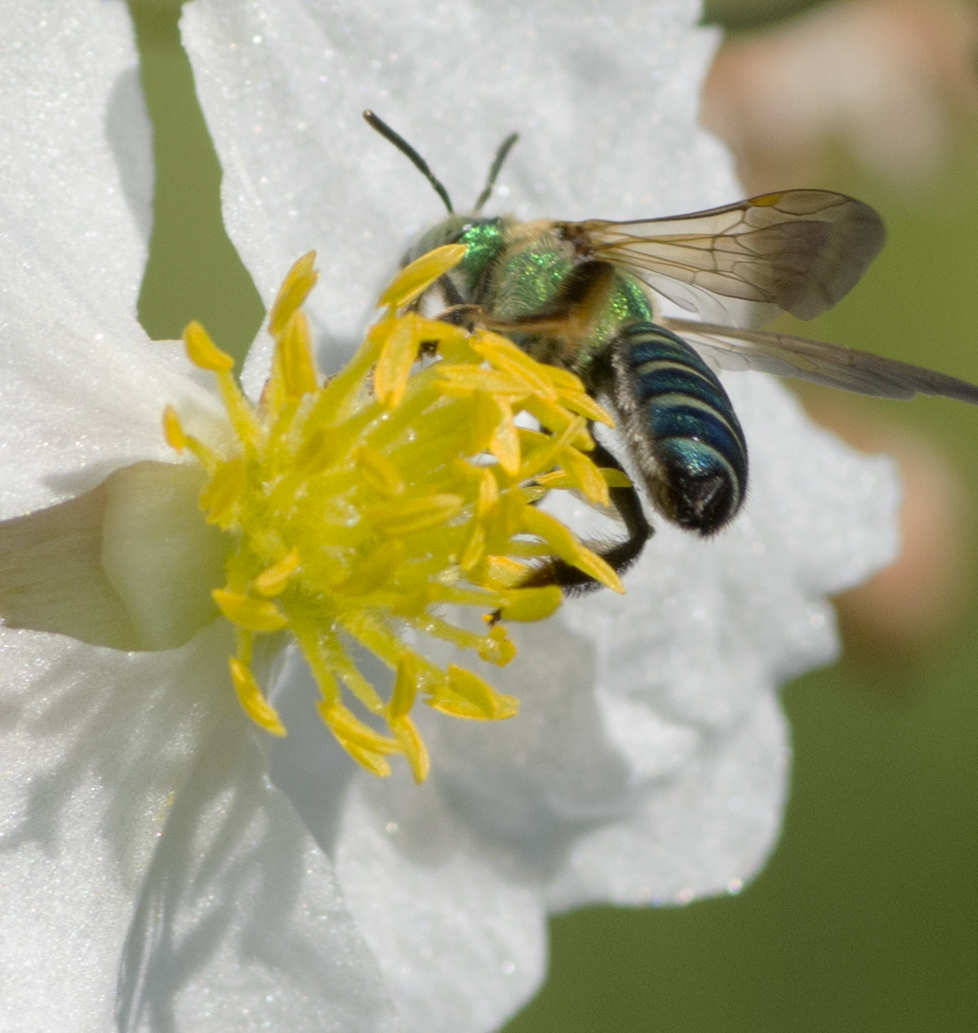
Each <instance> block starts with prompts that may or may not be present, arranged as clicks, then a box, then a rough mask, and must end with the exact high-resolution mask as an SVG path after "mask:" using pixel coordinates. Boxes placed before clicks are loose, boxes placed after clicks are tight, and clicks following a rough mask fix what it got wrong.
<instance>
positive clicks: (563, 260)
mask: <svg viewBox="0 0 978 1033" xmlns="http://www.w3.org/2000/svg"><path fill="white" fill-rule="evenodd" d="M449 243H460V244H466V245H468V251H467V252H466V255H465V258H464V259H463V260H462V262H461V263H460V264H459V265H458V266H456V267H455V269H453V270H452V271H451V272H450V273H449V274H448V275H447V277H446V278H447V279H449V280H450V284H451V288H452V289H453V290H454V293H455V294H456V295H457V298H456V299H455V300H456V301H457V303H461V304H467V305H479V306H482V307H483V308H484V309H485V310H486V312H487V313H488V314H489V315H490V316H491V317H492V318H493V319H496V320H500V321H502V322H514V321H518V320H520V319H526V318H528V317H533V316H537V315H540V314H542V313H545V312H547V311H548V309H550V308H551V307H552V306H553V305H554V303H555V302H556V301H557V300H558V298H559V296H560V292H561V287H562V285H563V284H564V283H565V281H566V279H567V276H568V274H569V273H570V272H571V270H572V269H573V268H574V267H575V266H576V265H578V264H579V263H580V262H581V261H582V260H583V259H582V257H581V256H579V255H578V254H577V253H576V252H575V250H574V247H573V245H572V244H571V243H569V242H568V241H566V240H564V239H562V237H561V236H560V235H559V234H558V232H557V231H556V230H555V228H554V223H552V222H549V221H539V222H530V223H516V222H513V221H512V220H509V219H477V218H472V217H468V218H467V217H465V216H451V217H450V218H449V219H446V220H445V221H444V222H442V223H440V224H439V225H438V226H435V227H434V228H433V229H432V230H430V231H429V232H428V233H427V234H425V236H424V237H422V239H421V240H420V241H419V242H418V244H417V245H416V246H415V247H414V248H413V249H412V251H411V253H410V254H409V255H408V256H407V259H406V260H408V261H409V260H411V259H413V258H416V257H418V256H419V255H422V254H425V253H426V252H427V251H430V250H432V249H433V248H436V247H439V246H440V245H442V244H449ZM636 320H638V321H644V322H650V321H651V320H652V305H651V303H650V301H649V299H648V296H647V295H646V293H645V289H644V287H643V286H642V285H641V283H640V282H639V281H638V280H637V279H636V278H635V277H634V276H632V275H630V274H629V273H627V272H625V271H624V270H622V269H619V268H616V269H615V270H614V275H613V280H612V286H611V290H610V293H609V295H608V297H607V298H606V299H605V301H604V303H603V306H602V310H601V311H600V312H598V313H597V315H596V319H595V322H594V323H593V327H592V332H591V333H590V334H589V335H588V340H587V341H586V342H585V343H584V344H581V343H580V342H577V343H576V344H575V345H574V346H573V347H574V354H567V348H568V346H567V341H566V338H564V337H562V336H561V335H559V334H553V333H545V332H540V333H537V332H532V333H514V332H508V333H507V336H508V337H511V338H512V339H513V340H514V341H516V343H517V344H519V345H520V347H522V348H523V349H525V350H526V351H527V352H528V353H529V354H531V355H533V356H534V357H535V358H537V359H538V360H540V361H543V362H550V363H553V364H556V365H563V366H568V367H570V368H572V369H575V370H577V371H578V372H580V373H583V374H585V375H586V373H587V370H588V367H589V366H590V365H591V364H592V363H593V361H594V359H595V358H596V357H597V356H599V355H600V354H602V353H603V351H604V349H605V348H606V346H607V344H608V343H609V341H610V340H611V338H612V337H613V336H614V335H615V333H616V332H617V331H618V329H619V328H620V327H621V326H622V325H623V324H624V323H626V322H632V321H636Z"/></svg>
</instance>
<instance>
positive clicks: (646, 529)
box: [520, 442, 653, 595]
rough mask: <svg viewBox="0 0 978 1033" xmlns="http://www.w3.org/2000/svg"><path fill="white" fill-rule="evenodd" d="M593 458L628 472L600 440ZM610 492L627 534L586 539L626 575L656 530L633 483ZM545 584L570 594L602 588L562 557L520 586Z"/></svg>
mask: <svg viewBox="0 0 978 1033" xmlns="http://www.w3.org/2000/svg"><path fill="white" fill-rule="evenodd" d="M590 459H591V460H592V461H593V462H594V463H595V464H596V465H597V466H602V467H610V468H611V469H612V470H618V471H620V472H621V473H625V472H626V471H625V469H624V467H623V466H622V465H621V463H620V462H618V460H617V459H616V458H615V457H614V455H612V453H611V452H609V451H608V449H607V448H605V447H604V445H602V444H601V443H600V442H596V443H595V446H594V451H593V452H591V453H590ZM608 494H609V496H610V497H611V505H612V506H613V507H614V508H615V510H616V511H617V512H618V515H619V516H620V517H621V519H622V520H623V521H624V524H625V529H626V530H627V531H628V537H627V538H625V539H624V540H623V541H613V542H585V545H587V547H588V548H589V549H591V551H592V552H596V553H597V554H598V555H599V556H600V557H601V558H602V559H603V560H604V561H605V562H606V563H608V564H609V565H610V566H611V567H612V568H613V569H614V571H615V573H616V574H624V572H625V571H626V570H628V568H629V567H630V566H631V565H632V564H633V563H634V562H635V561H636V560H637V559H638V557H639V556H640V555H641V554H642V549H643V548H644V547H645V543H646V542H647V541H648V540H649V538H651V537H652V533H653V530H652V526H651V524H649V522H648V520H647V519H646V518H645V510H644V509H643V508H642V500H641V498H640V496H639V494H638V492H637V491H636V490H635V487H634V485H631V484H630V485H629V486H628V487H627V488H609V489H608ZM543 585H559V586H560V588H561V589H563V591H564V592H565V593H566V594H567V595H582V594H583V593H584V592H593V591H594V590H595V589H596V588H600V587H602V586H601V582H600V581H595V580H594V578H592V577H588V575H587V574H585V573H584V572H583V571H581V570H578V569H577V567H573V566H571V565H570V564H569V563H566V562H565V561H564V560H561V559H557V560H552V561H551V562H549V563H547V564H545V565H544V566H541V567H539V568H537V569H536V570H534V572H533V573H532V574H531V575H530V576H529V577H528V578H527V579H526V581H524V582H523V583H522V585H521V586H520V587H524V588H530V587H541V586H543Z"/></svg>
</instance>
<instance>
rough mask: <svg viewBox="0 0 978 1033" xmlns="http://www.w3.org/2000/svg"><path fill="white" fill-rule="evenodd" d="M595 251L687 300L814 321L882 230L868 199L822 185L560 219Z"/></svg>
mask: <svg viewBox="0 0 978 1033" xmlns="http://www.w3.org/2000/svg"><path fill="white" fill-rule="evenodd" d="M561 225H562V227H563V230H564V232H565V234H566V235H567V236H568V238H569V239H571V240H576V241H578V242H579V243H580V245H581V246H582V247H583V249H584V250H586V251H587V252H588V253H589V254H592V255H593V256H594V257H595V258H604V259H607V260H608V261H611V262H615V263H617V264H619V265H623V266H626V267H627V268H628V269H630V270H632V271H633V272H634V273H635V274H636V275H637V276H639V277H640V278H641V279H643V280H645V282H646V283H648V284H649V286H650V287H652V288H653V289H654V290H656V291H658V292H659V293H660V294H663V295H664V296H665V297H667V298H670V299H671V300H673V301H675V302H676V303H677V304H679V305H681V306H682V307H683V308H687V309H688V308H693V309H695V310H697V311H700V312H703V311H704V309H707V310H708V306H705V305H703V304H701V302H700V300H698V298H697V295H699V294H700V293H701V292H703V291H706V292H708V293H709V294H713V295H717V294H719V295H721V296H723V297H728V298H742V299H744V300H745V301H754V302H761V303H764V304H769V305H775V306H777V307H778V308H780V309H782V310H784V311H785V312H790V313H791V314H792V315H793V316H798V317H799V318H800V319H812V318H813V317H814V316H817V315H819V314H820V313H822V312H824V311H825V310H826V309H829V308H831V307H832V306H833V305H834V304H835V303H836V302H837V301H839V299H840V298H842V297H843V296H844V295H846V294H847V293H848V292H849V291H850V290H851V289H852V287H853V286H854V285H855V283H856V281H857V280H858V279H859V277H860V276H862V274H863V272H864V271H865V270H866V267H867V266H868V265H869V263H870V262H871V261H872V260H873V259H874V258H875V257H876V255H877V253H878V252H879V250H880V248H881V247H882V246H883V241H884V239H885V236H886V231H885V230H884V228H883V221H882V219H880V217H879V216H878V215H877V214H876V212H875V211H873V209H872V208H870V207H869V205H865V204H863V203H862V202H861V201H856V200H854V199H853V198H851V197H846V196H845V195H844V194H836V193H832V192H831V191H828V190H785V191H782V192H781V193H777V194H765V195H763V196H761V197H752V198H750V199H749V200H747V201H739V202H738V203H737V204H731V205H727V206H726V207H724V208H714V209H711V210H710V211H706V212H695V213H693V214H692V215H679V216H676V217H674V218H668V219H646V220H644V221H640V222H605V221H602V220H600V219H592V220H590V221H588V222H582V223H564V224H561Z"/></svg>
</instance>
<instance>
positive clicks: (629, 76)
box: [182, 0, 737, 339]
mask: <svg viewBox="0 0 978 1033" xmlns="http://www.w3.org/2000/svg"><path fill="white" fill-rule="evenodd" d="M697 17H698V7H697V5H696V4H695V3H694V2H693V0H676V2H666V3H658V4H655V5H649V4H645V3H641V4H639V3H634V2H625V0H623V2H618V3H610V4H607V3H606V4H603V5H602V6H601V7H600V9H597V8H588V7H585V6H584V5H581V6H580V7H575V8H570V9H568V6H567V5H559V4H557V5H549V4H545V3H540V2H533V3H529V2H528V3H522V4H519V5H517V6H509V7H506V6H501V5H485V4H478V3H474V2H458V3H452V4H449V5H445V6H442V7H440V8H439V9H438V11H437V14H435V13H434V11H433V9H432V8H431V6H430V4H426V3H424V2H423V0H407V2H405V0H399V2H396V3H395V2H392V0H371V2H367V3H365V2H363V0H342V2H340V3H338V4H337V3H330V4H327V3H320V2H315V0H308V2H301V0H263V2H261V3H255V4H248V5H243V4H240V3H237V2H235V0H199V2H197V3H194V4H188V5H187V6H186V7H185V8H184V14H183V23H182V24H183V34H184V41H185V45H186V47H187V50H188V52H189V54H190V58H191V61H192V63H193V66H194V73H195V77H196V82H197V90H198V95H199V97H200V100H201V105H202V107H203V110H204V114H205V117H206V118H207V123H208V126H209V127H210V130H211V134H212V136H213V137H214V141H215V145H216V147H217V152H218V155H219V156H220V159H221V164H222V167H223V169H224V182H223V201H224V218H225V223H226V225H227V228H228V232H229V234H230V236H231V239H232V240H233V241H234V243H235V245H236V246H237V248H238V250H239V252H240V253H241V255H242V257H243V258H244V261H245V264H246V265H247V266H248V268H249V270H250V271H251V273H252V275H253V276H254V278H255V281H256V283H257V285H258V288H259V291H260V292H261V293H262V296H263V298H264V299H265V300H266V303H267V302H268V301H269V300H270V299H271V297H272V295H273V293H274V291H275V289H276V287H277V285H278V282H279V280H280V279H281V277H282V275H283V274H284V272H285V270H286V269H287V268H288V266H289V264H290V263H291V262H292V261H294V259H295V258H296V257H297V256H298V255H299V254H301V253H303V252H304V251H307V250H309V249H310V248H316V249H317V250H318V252H319V263H320V267H321V269H322V271H323V274H324V275H323V277H322V279H321V280H320V285H319V287H318V288H317V290H316V291H315V292H314V294H313V296H312V298H311V306H312V308H313V310H314V313H315V314H316V315H317V317H318V321H319V324H320V326H321V327H322V328H325V329H326V330H327V331H328V333H329V335H330V336H332V337H333V338H341V339H342V338H350V337H351V336H352V335H353V334H354V333H355V332H356V331H357V330H358V329H359V328H360V327H361V325H362V323H363V322H364V320H365V318H367V317H368V316H369V313H370V311H371V306H372V304H373V300H374V298H375V297H376V292H377V290H378V288H379V287H380V286H381V284H382V281H383V280H384V278H385V277H386V276H387V275H388V274H389V273H390V271H391V270H392V269H393V268H394V267H395V265H396V262H397V260H398V258H399V256H400V254H401V252H402V250H403V248H404V246H405V244H406V243H407V242H408V241H409V239H410V238H411V237H412V236H414V235H416V234H417V233H418V232H419V230H421V229H422V228H424V227H425V226H426V225H427V224H429V223H431V222H434V221H435V220H437V219H438V218H439V217H440V215H441V214H442V212H441V208H440V202H439V201H438V199H437V198H436V197H435V195H434V193H433V192H432V191H431V189H430V187H429V186H428V184H427V183H426V182H425V181H424V180H423V178H422V177H421V176H420V175H418V173H417V172H416V171H415V170H414V169H412V168H411V166H410V165H409V164H408V162H407V161H406V159H405V158H404V157H403V156H402V155H401V154H398V153H397V152H396V151H395V150H394V148H393V147H391V146H390V144H388V143H387V142H386V141H384V140H382V139H381V138H380V137H379V136H377V134H375V133H373V132H372V131H371V130H370V129H369V128H368V127H367V126H366V125H365V124H364V123H363V121H362V120H361V118H360V112H361V111H362V110H363V109H364V108H367V107H370V108H375V109H376V110H377V112H378V114H380V115H381V116H382V117H384V118H385V119H387V120H388V121H389V122H391V124H392V125H394V127H395V128H396V129H397V130H398V131H399V132H401V133H402V134H403V135H404V136H405V137H406V138H407V139H408V140H410V141H411V142H412V143H413V144H414V145H415V146H416V147H417V148H418V149H419V150H421V151H422V152H423V153H424V155H425V157H426V158H427V160H428V161H429V162H430V163H431V165H432V167H433V168H434V169H435V172H436V174H437V175H438V176H439V177H440V178H441V179H442V180H443V181H444V182H445V183H446V185H447V186H448V188H449V191H450V192H451V193H453V194H455V195H457V196H456V207H457V208H458V209H459V210H462V211H464V210H466V209H467V208H468V207H469V206H470V205H471V204H472V203H473V201H474V199H475V197H476V195H477V194H478V193H479V191H480V190H481V188H482V184H483V182H484V180H485V176H486V171H487V169H488V166H489V162H490V159H491V157H492V155H493V153H494V152H495V150H496V148H497V147H498V145H499V143H500V141H501V140H502V139H503V137H504V136H506V135H507V134H508V133H510V132H513V131H514V130H518V131H520V132H521V134H522V137H521V140H520V143H519V145H518V146H517V148H516V150H515V151H514V153H513V155H512V156H511V158H510V159H509V162H508V164H507V168H506V170H505V171H504V173H503V176H502V180H501V186H502V189H501V190H500V191H499V197H498V198H497V200H496V202H495V203H494V204H491V205H490V208H489V210H490V211H491V212H498V211H500V210H507V211H514V212H515V214H517V215H519V216H521V217H524V218H527V217H539V216H552V217H560V218H586V217H595V216H602V217H609V218H616V217H617V218H624V217H628V216H633V217H638V216H642V215H645V216H649V215H655V214H671V213H675V212H679V211H684V210H690V209H692V208H696V207H698V206H704V205H706V204H709V203H712V202H719V201H721V200H731V199H733V198H734V197H735V196H736V194H737V188H736V185H735V183H734V180H733V176H732V173H731V163H730V160H729V158H728V156H727V155H726V154H725V153H724V152H723V151H722V150H721V148H720V147H719V146H718V145H717V144H716V143H715V142H714V141H713V140H712V138H710V137H709V136H708V135H707V134H706V133H704V132H703V130H701V129H699V128H698V127H697V126H696V124H695V115H696V110H695V109H696V105H697V97H698V94H699V84H700V80H701V77H702V73H703V70H704V68H705V65H706V62H707V61H708V60H709V58H710V56H711V54H712V49H713V45H714V42H715V39H716V36H715V34H714V33H712V32H709V31H701V32H698V33H696V34H693V33H691V32H690V26H691V25H692V23H693V22H694V20H695V19H696V18H697Z"/></svg>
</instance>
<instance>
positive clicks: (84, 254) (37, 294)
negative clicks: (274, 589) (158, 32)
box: [0, 0, 208, 519]
mask: <svg viewBox="0 0 978 1033" xmlns="http://www.w3.org/2000/svg"><path fill="white" fill-rule="evenodd" d="M0 11H2V17H3V25H4V31H3V34H2V37H0V65H2V67H3V69H4V74H3V77H2V80H0V126H2V136H3V141H4V146H3V153H2V155H0V409H2V412H3V423H2V427H0V464H2V468H3V477H2V479H0V480H2V483H0V519H2V518H7V517H10V516H15V515H19V514H21V513H25V512H28V511H29V510H31V509H35V508H38V507H41V506H46V505H50V504H52V503H54V502H58V501H61V500H62V499H64V498H66V497H68V496H70V495H74V494H78V493H79V492H81V491H84V490H86V489H87V488H90V487H92V486H94V485H95V484H97V483H98V482H99V481H101V480H103V479H104V477H105V476H106V474H108V473H109V472H110V471H111V470H112V469H114V468H116V467H118V466H121V465H125V464H126V463H128V462H132V461H134V459H139V458H143V459H146V458H162V459H169V458H170V457H171V456H170V454H168V450H167V449H166V447H165V445H164V444H163V440H162V435H161V433H160V422H159V420H160V413H161V411H162V408H163V405H164V404H165V403H166V402H167V401H170V402H173V403H174V404H179V405H182V406H186V407H193V406H195V405H202V406H204V407H205V408H206V406H207V404H208V403H207V397H208V396H207V395H206V394H205V393H204V392H202V391H200V390H199V389H195V388H194V385H193V384H192V383H191V382H190V381H189V380H187V379H186V378H185V377H184V376H181V375H180V372H179V371H180V369H181V368H182V367H181V362H180V359H179V357H178V356H177V355H176V352H175V350H174V349H173V346H172V345H164V344H152V343H151V342H150V341H149V340H148V339H147V337H146V334H145V333H144V331H143V330H142V328H141V327H140V326H139V324H138V323H137V322H136V316H135V310H136V296H137V292H138V288H139V282H140V279H141V277H142V272H143V264H144V259H145V240H144V236H143V235H145V234H146V232H147V231H148V212H149V209H148V197H149V194H150V192H151V188H152V179H151V178H149V177H150V170H151V165H150V164H149V162H148V160H147V153H146V148H147V145H148V143H149V140H150V135H149V129H148V123H147V121H146V114H145V106H144V105H143V104H142V98H141V95H140V94H139V92H138V78H137V76H136V71H135V64H136V54H135V49H134V46H133V41H132V31H131V28H130V25H129V18H128V13H127V11H126V9H125V6H124V5H123V4H121V3H109V4H100V5H90V10H88V9H86V12H85V13H84V14H82V12H81V9H80V8H79V5H78V4H77V3H76V2H73V0H61V2H52V3H47V4H45V5H44V7H43V11H42V10H40V9H39V8H38V7H37V6H36V5H31V4H20V3H4V4H3V5H2V7H0ZM120 169H122V170H124V172H125V175H122V173H121V172H120ZM140 226H141V228H142V234H143V235H141V232H140Z"/></svg>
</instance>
